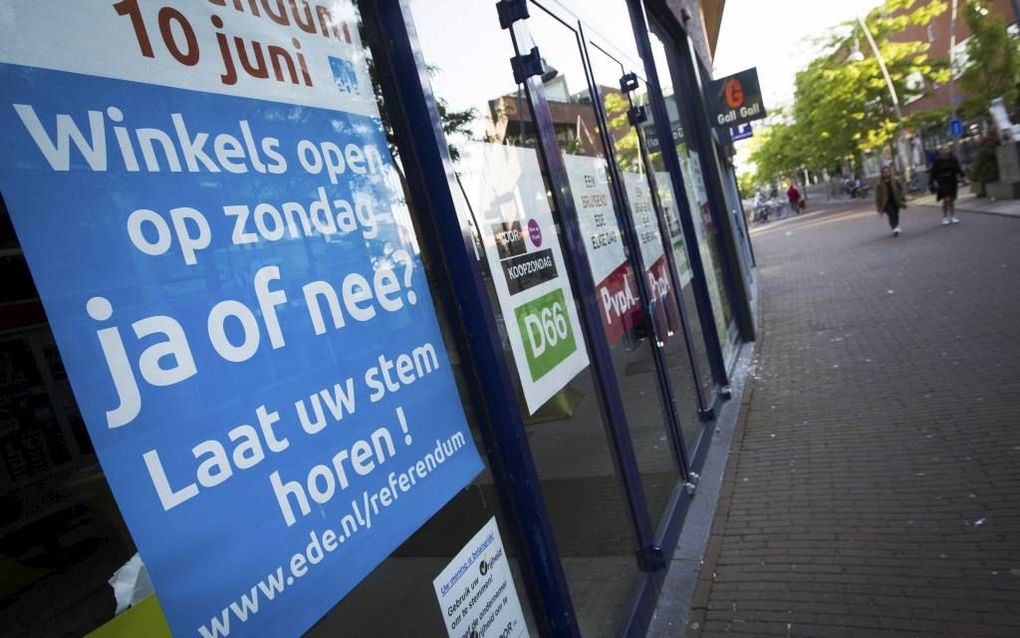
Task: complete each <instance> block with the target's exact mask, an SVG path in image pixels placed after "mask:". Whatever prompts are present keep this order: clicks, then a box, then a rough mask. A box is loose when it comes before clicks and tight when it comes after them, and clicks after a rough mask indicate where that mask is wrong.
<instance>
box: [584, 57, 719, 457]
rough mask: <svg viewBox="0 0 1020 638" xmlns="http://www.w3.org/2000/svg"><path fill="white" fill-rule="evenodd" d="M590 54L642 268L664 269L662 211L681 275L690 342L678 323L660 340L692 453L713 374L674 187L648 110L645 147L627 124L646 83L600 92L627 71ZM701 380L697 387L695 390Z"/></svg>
mask: <svg viewBox="0 0 1020 638" xmlns="http://www.w3.org/2000/svg"><path fill="white" fill-rule="evenodd" d="M588 52H589V59H590V60H591V65H592V73H593V75H594V77H595V82H596V84H597V85H598V86H599V90H600V92H601V94H602V100H603V104H604V106H605V110H606V114H607V118H608V120H609V126H610V136H611V137H612V139H613V140H614V142H613V143H614V146H615V148H616V157H617V163H618V165H619V168H620V171H621V172H622V173H623V175H624V184H625V185H626V186H627V196H628V199H629V200H630V206H631V211H632V213H633V215H634V223H635V226H636V227H637V229H638V232H639V238H640V239H642V242H641V244H642V248H643V250H642V253H643V254H642V257H643V259H644V261H645V267H646V268H648V267H649V266H654V265H655V264H656V263H659V264H660V265H659V268H660V272H661V268H662V267H663V266H664V265H665V247H664V246H663V242H662V236H661V233H660V232H659V227H658V224H657V221H656V219H655V211H656V210H659V211H661V214H662V215H663V218H664V219H665V220H666V227H667V229H668V232H669V234H670V237H669V243H668V245H669V247H670V248H671V249H672V254H673V260H674V263H675V264H676V268H677V274H678V276H679V285H680V294H681V296H682V297H683V299H684V309H685V311H686V316H685V317H684V319H685V320H686V322H687V327H688V329H689V331H690V335H691V342H690V343H688V341H687V335H686V333H685V332H684V330H683V326H682V325H681V324H680V323H679V320H678V319H676V320H674V322H673V323H672V324H668V326H669V328H670V330H669V332H667V333H666V334H665V335H663V334H662V333H660V336H661V337H662V338H663V341H664V349H665V352H666V362H667V364H668V365H669V377H670V383H671V384H672V389H673V395H674V399H675V400H676V402H677V407H678V409H679V413H680V426H681V429H682V430H683V435H684V443H685V444H686V446H687V449H688V452H693V445H694V444H695V443H696V442H697V436H698V434H699V433H700V432H701V427H702V426H701V420H700V417H699V409H700V407H701V402H699V400H698V397H699V392H700V393H701V396H702V397H707V396H709V394H710V392H711V382H712V381H711V379H712V376H711V369H710V368H709V367H708V365H709V364H708V354H707V350H706V349H705V345H704V337H703V335H702V330H701V323H700V320H699V318H698V315H697V312H696V311H695V308H696V307H695V305H694V294H693V287H692V286H691V285H690V282H691V269H690V262H689V260H688V257H687V245H686V242H685V241H684V236H683V231H682V229H681V227H680V219H679V210H678V209H677V206H676V200H675V198H674V196H673V186H672V183H671V181H670V177H669V173H668V172H666V170H665V166H664V164H663V162H662V154H661V152H660V151H658V150H656V148H657V147H656V146H655V145H653V144H651V143H649V142H653V141H657V139H658V138H657V137H656V136H654V130H655V129H654V126H655V124H654V119H653V118H652V114H651V109H649V108H646V109H645V111H646V113H647V116H648V120H647V121H646V122H644V123H643V124H642V129H643V131H642V134H643V137H644V145H642V142H641V140H640V138H641V136H640V135H639V134H638V130H637V129H636V128H635V127H633V126H632V125H631V124H630V122H629V120H628V118H627V109H628V108H629V107H630V105H631V101H630V100H631V99H632V100H633V101H634V103H635V104H642V103H644V102H645V96H646V93H645V88H644V83H643V82H640V83H639V87H638V89H636V90H635V91H634V92H633V93H632V96H631V98H628V97H627V96H626V95H624V94H622V93H620V92H619V91H615V90H611V89H610V90H607V89H605V88H604V87H612V86H619V83H620V77H622V75H623V74H624V73H625V72H626V71H627V69H625V68H624V67H623V65H622V64H621V63H620V61H619V60H617V59H615V58H614V57H613V56H612V54H610V53H607V52H606V51H604V50H602V49H600V48H599V47H598V46H597V45H591V46H589V47H588ZM653 187H654V188H655V197H654V198H653V197H652V192H651V188H653ZM656 281H657V282H661V283H659V284H657V285H656V288H657V289H658V290H659V291H660V295H663V294H664V293H668V294H664V300H665V305H666V307H667V308H669V316H671V317H680V314H681V313H680V312H679V309H678V306H677V302H676V298H675V296H674V294H673V292H672V288H671V282H670V281H669V279H668V278H665V277H662V276H661V275H660V277H658V278H657V279H656ZM692 358H693V362H692ZM695 365H696V366H697V369H698V370H699V371H700V376H699V377H696V376H695V374H694V372H693V370H694V367H692V366H695ZM699 379H700V381H701V387H699V383H698V382H699Z"/></svg>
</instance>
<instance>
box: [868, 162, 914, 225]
mask: <svg viewBox="0 0 1020 638" xmlns="http://www.w3.org/2000/svg"><path fill="white" fill-rule="evenodd" d="M906 207H907V198H906V197H904V195H903V183H902V182H900V180H899V178H898V177H896V176H895V175H893V172H892V168H891V167H889V166H883V167H882V176H881V177H880V178H879V180H878V184H876V185H875V208H876V210H878V214H879V215H886V217H887V218H888V221H889V228H892V233H893V237H899V236H900V210H902V209H904V208H906Z"/></svg>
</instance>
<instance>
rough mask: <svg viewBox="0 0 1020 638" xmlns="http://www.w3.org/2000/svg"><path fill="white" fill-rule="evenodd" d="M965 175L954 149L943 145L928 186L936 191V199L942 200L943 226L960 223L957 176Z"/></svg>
mask: <svg viewBox="0 0 1020 638" xmlns="http://www.w3.org/2000/svg"><path fill="white" fill-rule="evenodd" d="M963 176H964V173H963V168H962V167H961V166H960V162H959V161H958V160H957V159H956V157H954V156H953V150H952V149H951V148H950V147H949V146H945V147H943V148H942V151H941V152H940V153H939V157H938V159H936V160H935V162H934V163H933V164H932V165H931V170H930V171H929V172H928V187H929V189H930V190H931V191H932V192H933V193H935V199H936V200H938V201H941V202H942V225H943V226H947V225H949V224H958V223H960V220H959V219H957V218H956V193H957V189H958V188H959V182H958V180H957V178H959V177H963Z"/></svg>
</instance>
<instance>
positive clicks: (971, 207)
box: [909, 189, 1020, 217]
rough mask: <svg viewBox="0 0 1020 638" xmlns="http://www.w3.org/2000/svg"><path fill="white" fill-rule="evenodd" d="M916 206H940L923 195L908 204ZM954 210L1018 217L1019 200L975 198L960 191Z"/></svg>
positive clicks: (929, 196)
mask: <svg viewBox="0 0 1020 638" xmlns="http://www.w3.org/2000/svg"><path fill="white" fill-rule="evenodd" d="M909 203H910V204H911V205H916V206H936V207H941V206H942V204H941V203H940V202H938V201H936V200H935V196H934V195H930V194H927V193H926V194H925V195H923V196H921V197H918V198H917V199H915V200H911V201H910V202H909ZM956 209H957V210H960V211H969V212H972V213H991V214H993V215H1012V216H1014V217H1020V199H998V200H996V199H991V198H988V197H976V196H974V195H972V194H971V193H969V192H964V191H963V189H961V192H960V198H959V199H958V200H956Z"/></svg>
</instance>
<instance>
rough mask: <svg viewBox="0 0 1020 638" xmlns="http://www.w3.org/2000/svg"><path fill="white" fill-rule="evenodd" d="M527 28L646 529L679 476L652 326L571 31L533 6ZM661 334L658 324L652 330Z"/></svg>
mask: <svg viewBox="0 0 1020 638" xmlns="http://www.w3.org/2000/svg"><path fill="white" fill-rule="evenodd" d="M528 27H529V29H530V30H531V34H532V37H533V38H534V40H535V44H537V45H538V48H539V50H540V51H542V55H543V57H544V58H545V61H546V65H547V67H548V68H549V69H555V75H553V73H552V72H551V71H549V72H547V73H546V76H544V78H545V82H544V84H545V88H546V91H547V93H546V96H547V98H548V100H549V109H550V111H551V112H552V114H553V125H554V126H556V127H558V128H562V129H563V130H565V131H567V132H568V135H557V139H558V140H559V142H560V148H561V150H562V151H563V160H564V163H565V164H566V168H567V175H568V178H569V180H570V189H571V193H572V195H573V198H574V206H575V208H576V210H577V215H578V218H579V221H580V225H581V232H582V233H584V238H585V248H586V250H587V254H588V260H589V262H590V265H591V271H592V276H593V279H594V280H595V286H596V296H597V297H598V300H599V304H600V308H601V309H602V323H603V326H604V328H605V331H606V336H607V338H608V340H609V346H610V352H611V354H612V357H613V368H614V370H615V371H616V377H617V380H618V382H619V384H620V392H621V394H622V398H623V404H624V411H625V413H626V416H627V424H628V426H629V430H630V434H631V439H632V440H633V443H634V451H635V453H636V457H637V458H636V460H637V464H638V469H639V471H640V474H641V480H642V485H643V487H644V492H645V499H646V501H647V503H648V509H649V514H650V515H651V519H652V522H653V524H654V523H657V522H658V521H659V520H660V519H661V518H662V515H663V513H664V512H665V510H666V506H667V504H668V503H669V498H670V496H671V495H672V493H673V488H674V486H675V485H676V483H677V481H678V479H679V478H680V472H679V469H678V467H677V464H676V456H675V455H674V451H673V447H672V443H671V440H670V438H669V433H668V427H669V425H668V420H667V416H666V413H665V411H664V410H663V408H662V406H663V405H664V403H663V398H662V395H661V391H660V388H659V382H658V376H657V374H656V370H655V361H654V359H653V356H652V347H654V344H653V340H652V339H653V337H652V334H651V333H652V332H653V330H654V328H653V325H652V323H651V321H650V318H649V317H648V315H647V314H646V313H644V312H643V311H642V309H641V304H640V301H639V299H638V296H637V287H636V284H635V283H634V277H635V273H634V269H633V267H632V266H631V262H630V260H629V255H628V253H627V249H626V246H625V244H624V242H623V238H622V235H621V231H620V224H619V221H618V219H617V215H618V214H620V212H622V211H619V212H618V211H617V210H616V206H614V199H613V194H612V191H611V190H610V182H609V180H610V177H611V175H614V176H615V172H614V173H612V174H611V173H610V172H609V164H608V161H607V159H606V152H605V146H604V145H603V141H602V137H601V131H600V127H599V123H598V116H597V115H596V112H595V107H594V105H593V104H592V95H591V92H590V90H589V88H588V82H587V78H586V76H585V73H584V67H583V65H582V61H581V54H580V49H579V48H578V40H577V35H576V32H575V31H574V30H572V29H571V28H569V27H567V26H566V25H564V24H563V23H562V22H561V21H559V20H557V19H556V18H554V17H553V16H551V15H549V14H548V13H546V12H545V11H543V10H542V9H541V8H537V7H536V8H535V9H534V10H532V11H531V19H530V20H529V21H528ZM606 90H612V89H606ZM617 93H618V92H617ZM618 94H619V93H618ZM668 329H669V328H668V327H667V325H666V323H665V322H663V324H662V326H661V327H660V331H666V330H668Z"/></svg>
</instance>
